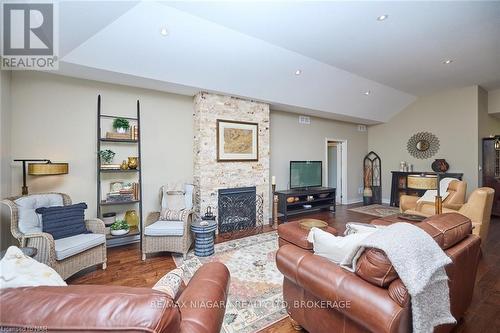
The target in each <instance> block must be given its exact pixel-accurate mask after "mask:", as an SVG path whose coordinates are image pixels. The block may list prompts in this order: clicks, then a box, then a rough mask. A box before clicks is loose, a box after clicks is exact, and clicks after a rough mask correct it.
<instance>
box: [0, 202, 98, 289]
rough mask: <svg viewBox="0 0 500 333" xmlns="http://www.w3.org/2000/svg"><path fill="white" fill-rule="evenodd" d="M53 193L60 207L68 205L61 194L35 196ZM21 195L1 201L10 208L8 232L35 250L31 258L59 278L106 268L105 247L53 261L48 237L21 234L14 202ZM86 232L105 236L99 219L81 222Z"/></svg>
mask: <svg viewBox="0 0 500 333" xmlns="http://www.w3.org/2000/svg"><path fill="white" fill-rule="evenodd" d="M46 194H57V195H60V196H61V197H62V202H63V205H64V206H67V205H71V198H70V197H69V196H68V195H67V194H64V193H39V195H46ZM19 198H21V196H17V197H10V198H7V199H4V200H2V203H3V204H5V205H7V206H8V207H9V208H10V216H11V217H10V219H11V222H10V230H11V233H12V235H13V236H14V237H15V238H16V239H17V240H18V241H19V245H20V246H22V247H23V246H29V247H34V248H36V249H37V255H36V256H35V259H36V260H38V261H39V262H41V263H44V264H46V265H48V266H50V267H52V268H53V269H55V270H56V272H57V273H59V275H61V277H62V278H63V279H65V280H66V279H67V278H68V277H70V276H71V275H73V274H75V273H77V272H79V271H81V270H82V269H85V268H87V267H91V266H94V265H98V264H102V268H103V269H106V261H107V258H106V244H105V243H104V244H101V245H98V246H94V247H92V248H89V249H87V250H85V251H82V252H80V253H77V254H74V255H71V256H69V257H67V258H65V259H62V260H57V258H56V244H55V241H54V238H53V237H52V235H51V234H48V233H45V232H36V233H23V232H21V230H20V229H19V207H18V205H17V204H16V202H15V200H17V199H19ZM85 226H86V227H87V230H89V231H91V232H92V233H94V234H106V229H105V226H104V223H103V222H102V221H101V220H99V219H88V220H85Z"/></svg>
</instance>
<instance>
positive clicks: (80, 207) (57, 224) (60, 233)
mask: <svg viewBox="0 0 500 333" xmlns="http://www.w3.org/2000/svg"><path fill="white" fill-rule="evenodd" d="M85 209H87V204H86V203H83V202H82V203H78V204H74V205H68V206H56V207H41V208H37V209H36V212H37V213H38V214H42V230H43V232H47V233H49V234H51V235H52V237H54V239H60V238H66V237H70V236H75V235H80V234H86V233H89V231H88V230H87V228H86V227H85Z"/></svg>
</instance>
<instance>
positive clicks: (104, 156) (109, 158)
mask: <svg viewBox="0 0 500 333" xmlns="http://www.w3.org/2000/svg"><path fill="white" fill-rule="evenodd" d="M99 156H100V157H101V160H103V161H104V163H105V164H110V163H111V162H113V158H114V157H115V152H114V151H112V150H109V149H105V150H101V151H100V152H99Z"/></svg>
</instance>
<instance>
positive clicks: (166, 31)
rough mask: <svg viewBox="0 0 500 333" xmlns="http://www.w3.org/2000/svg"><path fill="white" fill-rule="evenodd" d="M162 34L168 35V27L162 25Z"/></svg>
mask: <svg viewBox="0 0 500 333" xmlns="http://www.w3.org/2000/svg"><path fill="white" fill-rule="evenodd" d="M160 35H162V36H168V29H167V28H165V27H162V28H161V29H160Z"/></svg>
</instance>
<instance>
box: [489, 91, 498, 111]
mask: <svg viewBox="0 0 500 333" xmlns="http://www.w3.org/2000/svg"><path fill="white" fill-rule="evenodd" d="M488 112H489V113H490V114H492V115H494V116H495V117H497V118H500V89H496V90H491V91H488Z"/></svg>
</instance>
